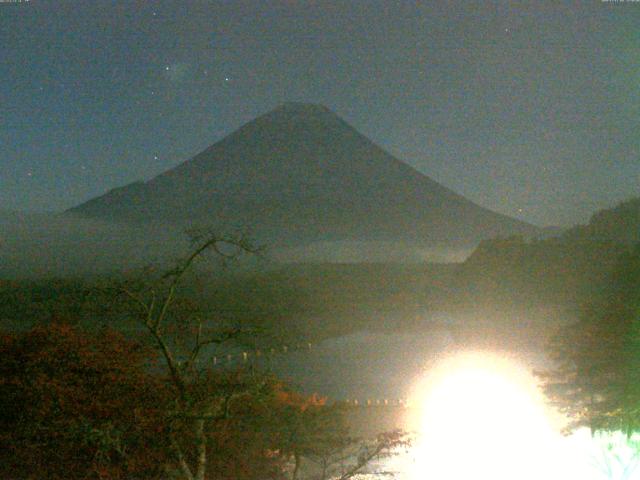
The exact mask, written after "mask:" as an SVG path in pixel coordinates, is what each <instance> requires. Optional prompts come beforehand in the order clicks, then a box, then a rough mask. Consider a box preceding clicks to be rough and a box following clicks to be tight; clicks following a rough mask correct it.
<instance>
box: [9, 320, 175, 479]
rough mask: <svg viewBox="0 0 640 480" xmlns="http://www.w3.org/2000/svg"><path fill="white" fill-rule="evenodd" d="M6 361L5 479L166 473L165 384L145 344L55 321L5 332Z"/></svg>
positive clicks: (100, 476) (121, 477) (108, 476)
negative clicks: (151, 370) (150, 367)
mask: <svg viewBox="0 0 640 480" xmlns="http://www.w3.org/2000/svg"><path fill="white" fill-rule="evenodd" d="M0 358H1V362H0V477H2V478H29V479H39V478H47V479H63V478H64V479H74V478H83V479H86V478H109V479H124V478H135V477H137V478H155V477H160V476H162V475H163V474H164V472H163V471H162V470H161V467H162V466H163V465H164V463H165V462H164V461H163V460H164V458H163V455H164V454H163V452H164V451H165V449H164V445H163V437H164V435H163V429H164V427H163V417H162V407H163V406H164V405H163V402H164V400H163V399H162V398H161V397H162V392H163V390H164V388H163V384H162V382H161V381H160V380H159V379H156V378H153V377H152V376H151V375H149V374H148V373H147V372H146V371H145V368H144V362H145V360H146V359H147V358H149V352H147V351H145V349H144V348H142V347H141V346H140V345H138V344H137V343H135V342H131V341H129V340H127V339H125V338H124V337H123V336H122V335H121V334H119V333H117V332H114V331H111V330H108V329H105V330H103V331H101V332H99V333H97V334H88V333H85V332H83V331H81V330H79V329H77V328H75V327H72V326H69V325H65V324H50V325H47V326H38V327H36V328H34V329H33V330H31V331H29V332H26V333H3V334H1V335H0Z"/></svg>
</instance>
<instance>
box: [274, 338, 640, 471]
mask: <svg viewBox="0 0 640 480" xmlns="http://www.w3.org/2000/svg"><path fill="white" fill-rule="evenodd" d="M465 355H466V356H469V352H465V351H464V349H460V348H459V347H457V346H456V345H455V344H454V343H453V342H452V339H451V336H450V335H447V333H446V332H435V333H434V332H430V333H429V334H425V335H416V334H380V333H378V334H374V333H360V334H354V335H349V336H345V337H341V338H339V339H333V340H329V341H326V342H324V343H323V344H320V345H318V346H316V347H314V350H313V352H311V353H307V354H306V355H299V356H298V357H296V356H295V355H294V356H292V357H290V358H288V359H287V360H286V361H284V362H282V363H280V364H278V365H274V367H275V369H276V370H280V372H282V373H283V374H285V375H289V376H290V378H292V379H293V380H294V382H296V383H297V384H298V385H300V386H301V387H302V388H304V389H305V390H307V391H314V392H321V393H325V394H327V393H328V394H329V396H330V397H331V398H336V399H345V398H352V399H353V398H360V399H365V398H373V399H375V398H406V397H407V396H410V397H413V402H414V405H415V404H416V403H417V404H421V405H423V407H424V408H422V409H420V408H418V409H411V410H407V412H415V411H419V412H420V414H419V415H418V416H416V414H415V413H408V414H409V415H412V416H413V418H408V419H405V420H406V422H405V425H414V426H416V427H415V428H416V429H417V430H419V433H420V436H419V437H418V438H417V440H416V442H415V443H414V446H413V447H412V448H411V449H410V450H409V451H408V452H407V453H402V454H401V455H398V456H396V457H394V458H391V459H389V460H386V461H385V463H384V464H383V465H379V469H380V470H384V471H389V472H396V477H395V478H397V479H399V480H422V479H428V480H472V479H473V480H484V479H487V480H489V479H491V480H507V479H509V480H512V479H518V480H539V479H545V480H566V479H580V480H610V479H619V480H634V479H640V468H635V467H637V465H638V457H637V449H636V450H634V449H633V448H631V447H630V446H629V443H628V442H626V441H625V438H624V436H621V435H614V436H605V437H602V436H601V437H596V438H592V437H591V435H590V433H589V432H588V431H579V432H577V433H575V434H574V435H572V436H570V437H563V436H562V435H561V434H560V433H559V431H560V430H561V424H560V423H559V417H558V416H557V414H554V412H552V411H550V410H549V408H548V407H547V406H546V404H545V402H544V399H543V397H542V395H541V394H540V392H539V391H538V389H537V385H536V380H535V378H534V377H533V375H532V374H531V372H532V371H533V370H534V369H535V368H540V366H541V365H542V364H543V359H542V355H541V354H540V352H522V351H520V352H517V353H516V354H511V355H509V354H507V353H505V352H491V353H489V354H488V356H487V354H486V352H485V354H482V355H485V357H486V358H485V361H483V360H482V357H481V356H480V357H478V356H477V352H476V353H473V354H472V355H471V360H470V361H469V362H467V364H466V365H465V364H464V362H462V364H459V365H456V364H455V362H453V363H451V361H450V359H451V358H458V359H459V358H460V356H462V357H463V358H464V357H465ZM473 355H476V357H473ZM487 359H488V360H487ZM467 360H469V358H467ZM443 365H444V367H443ZM470 366H471V367H477V368H470ZM456 368H457V370H456ZM465 369H466V370H465ZM438 382H440V384H438ZM438 385H439V387H438ZM443 385H444V386H443ZM438 388H439V389H438ZM625 469H626V470H625ZM357 478H360V479H366V478H373V477H370V476H367V475H361V476H359V477H357ZM378 478H379V477H378Z"/></svg>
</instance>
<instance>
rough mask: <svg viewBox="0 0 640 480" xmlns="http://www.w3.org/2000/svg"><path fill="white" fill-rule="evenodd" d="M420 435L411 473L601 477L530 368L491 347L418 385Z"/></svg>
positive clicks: (467, 478)
mask: <svg viewBox="0 0 640 480" xmlns="http://www.w3.org/2000/svg"><path fill="white" fill-rule="evenodd" d="M415 403H418V404H419V405H421V406H422V408H421V409H419V410H421V411H420V412H419V414H418V417H419V418H415V419H412V420H413V422H412V423H413V424H414V425H420V432H419V435H420V437H419V439H418V441H417V444H416V446H415V448H414V451H413V454H414V457H415V458H414V460H413V466H412V468H411V475H410V478H412V479H415V480H418V479H434V480H485V479H486V480H489V479H491V480H506V479H509V480H513V479H516V478H517V479H519V480H534V479H535V480H542V479H544V480H555V479H557V480H560V479H562V480H565V479H570V478H576V479H577V478H579V479H581V480H596V479H597V480H600V479H603V478H607V477H606V476H603V474H602V472H601V470H600V469H598V468H596V467H594V466H592V465H590V462H589V461H586V459H585V456H584V452H582V451H580V450H581V448H582V447H584V445H585V444H586V443H585V442H588V441H589V440H588V439H587V440H585V439H584V438H583V439H582V440H581V441H577V440H576V439H575V438H573V439H571V440H572V441H568V439H566V438H564V437H562V435H560V433H558V432H559V425H558V423H557V418H555V419H554V416H553V415H552V412H551V411H550V410H549V409H548V408H547V407H546V405H545V402H544V399H543V397H542V395H541V394H540V392H539V391H538V389H537V386H536V380H535V378H534V377H533V375H532V374H531V373H530V372H529V371H528V369H526V368H523V367H522V366H521V365H520V364H518V362H516V361H515V360H510V359H508V358H505V357H501V356H498V355H492V354H487V353H466V354H460V355H456V356H454V357H452V358H449V359H446V360H444V361H442V362H441V363H440V365H439V366H437V367H436V368H435V369H434V370H433V371H432V372H431V373H430V374H429V375H428V376H427V378H425V380H424V382H422V384H421V385H420V386H419V388H418V389H417V393H416V395H414V404H415Z"/></svg>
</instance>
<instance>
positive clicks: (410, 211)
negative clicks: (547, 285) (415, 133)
mask: <svg viewBox="0 0 640 480" xmlns="http://www.w3.org/2000/svg"><path fill="white" fill-rule="evenodd" d="M69 213H71V214H75V215H81V216H84V217H91V218H100V219H108V220H118V221H122V220H127V221H143V222H154V223H157V222H169V223H172V224H179V225H193V224H220V225H225V226H226V227H243V228H249V229H250V230H251V231H253V232H254V235H255V236H257V237H258V238H260V239H269V240H272V241H273V240H276V241H280V242H284V243H289V244H296V243H305V242H312V241H327V240H329V241H334V240H383V241H389V240H391V241H395V240H403V241H418V242H421V243H424V244H427V245H436V244H440V245H442V244H447V245H452V246H453V245H455V246H464V245H472V244H474V243H476V242H477V241H478V240H480V239H483V238H489V237H493V236H497V235H511V234H525V235H529V234H535V233H536V232H537V229H536V228H535V227H533V226H531V225H528V224H526V223H523V222H519V221H517V220H515V219H512V218H509V217H506V216H504V215H500V214H497V213H495V212H491V211H489V210H487V209H484V208H482V207H480V206H478V205H476V204H474V203H472V202H470V201H468V200H467V199H465V198H464V197H462V196H460V195H458V194H456V193H454V192H453V191H451V190H449V189H447V188H445V187H443V186H442V185H440V184H438V183H436V182H435V181H433V180H431V179H430V178H428V177H427V176H425V175H423V174H421V173H420V172H418V171H417V170H415V169H413V168H412V167H410V166H409V165H407V164H405V163H403V162H401V161H399V160H397V159H396V158H394V157H393V156H391V155H390V154H388V153H387V152H385V151H384V150H382V149H381V148H380V147H378V146H376V145H375V144H374V143H373V142H371V141H370V140H369V139H368V138H366V137H365V136H363V135H362V134H360V133H359V132H357V131H356V130H355V129H354V128H353V127H351V126H350V125H348V124H347V123H346V122H344V121H343V120H342V119H340V118H339V117H338V116H337V115H335V114H334V113H332V112H331V111H330V110H328V109H327V108H325V107H322V106H318V105H311V104H299V103H288V104H284V105H282V106H280V107H278V108H276V109H275V110H273V111H271V112H269V113H267V114H265V115H263V116H261V117H258V118H257V119H255V120H254V121H252V122H250V123H248V124H246V125H244V126H243V127H241V128H240V129H238V130H237V131H235V132H234V133H232V134H231V135H229V136H227V137H226V138H224V139H223V140H221V141H219V142H218V143H216V144H214V145H212V146H211V147H209V148H207V149H206V150H204V151H203V152H201V153H200V154H198V155H196V156H195V157H193V158H192V159H191V160H188V161H186V162H184V163H183V164H181V165H179V166H178V167H176V168H174V169H172V170H169V171H167V172H165V173H163V174H161V175H159V176H157V177H155V178H153V179H151V180H150V181H148V182H144V183H143V182H138V183H134V184H131V185H128V186H125V187H122V188H119V189H115V190H112V191H110V192H109V193H107V194H105V195H103V196H101V197H98V198H95V199H93V200H90V201H88V202H86V203H84V204H82V205H79V206H78V207H75V208H73V209H71V210H70V211H69Z"/></svg>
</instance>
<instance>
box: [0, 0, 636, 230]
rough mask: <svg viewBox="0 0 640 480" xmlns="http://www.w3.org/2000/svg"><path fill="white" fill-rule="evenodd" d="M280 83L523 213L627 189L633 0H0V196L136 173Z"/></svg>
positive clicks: (485, 199)
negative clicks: (570, 0) (417, 1)
mask: <svg viewBox="0 0 640 480" xmlns="http://www.w3.org/2000/svg"><path fill="white" fill-rule="evenodd" d="M286 100H296V101H307V102H316V103H322V104H325V105H327V106H328V107H329V108H331V109H332V110H334V111H335V112H336V113H338V114H339V115H340V116H342V117H343V118H344V119H346V120H347V121H348V122H350V123H351V124H353V125H354V126H355V127H356V128H358V129H359V130H360V131H361V132H363V133H364V134H365V135H367V136H369V137H370V138H371V139H372V140H374V141H375V142H376V143H378V144H379V145H381V146H382V147H384V148H386V149H387V150H389V151H390V152H391V153H393V154H394V155H396V156H397V157H398V158H400V159H402V160H405V161H407V162H408V163H410V164H412V165H413V166H415V167H416V168H418V169H419V170H421V171H422V172H424V173H426V174H427V175H429V176H431V177H432V178H434V179H435V180H437V181H439V182H441V183H442V184H444V185H446V186H448V187H450V188H452V189H454V190H456V191H458V192H459V193H462V194H463V195H465V196H467V197H468V198H470V199H471V200H474V201H476V202H478V203H480V204H481V205H483V206H486V207H489V208H492V209H494V210H497V211H500V212H503V213H506V214H510V215H513V216H517V217H519V218H522V219H524V220H528V221H531V222H534V223H537V224H571V223H575V222H578V221H584V220H586V219H587V218H588V215H589V213H590V212H592V211H593V210H595V209H597V208H602V207H606V206H609V205H612V204H614V203H616V202H618V201H620V200H623V199H625V198H628V197H630V196H632V195H638V194H639V193H640V128H639V127H640V2H631V1H629V0H627V1H626V2H618V3H614V2H601V1H585V2H576V3H565V2H560V1H553V2H523V3H522V4H518V3H516V2H512V1H505V2H480V3H476V2H467V1H460V2H440V1H437V2H432V3H429V4H427V2H424V3H421V5H420V6H416V5H415V4H414V2H391V1H384V2H383V1H367V2H365V1H350V2H337V1H316V2H296V1H287V2H263V1H256V0H252V1H246V2H235V1H230V2H187V1H175V2H168V1H167V2H164V1H120V2H114V1H109V2H107V1H99V0H96V1H76V2H72V1H64V0H56V1H44V0H31V1H29V2H27V1H24V0H23V1H22V2H21V3H20V2H13V3H12V1H11V0H3V1H2V3H0V209H5V210H61V209H64V208H67V207H70V206H72V205H75V204H77V203H80V202H81V201H84V200H86V199H88V198H90V197H92V196H95V195H97V194H101V193H104V192H105V191H106V190H108V189H110V188H112V187H114V186H119V185H123V184H125V183H129V182H131V181H134V180H138V179H147V178H150V177H152V176H154V175H155V174H158V173H159V172H161V171H163V170H166V169H168V168H170V167H172V166H174V165H176V164H178V163H180V162H182V161H184V160H186V159H187V158H189V157H190V156H192V155H193V154H195V153H197V152H198V151H200V150H201V149H203V148H204V147H206V146H208V145H209V144H211V143H213V142H215V141H216V140H219V139H220V138H222V137H223V136H224V135H225V134H227V133H230V132H231V131H233V130H234V129H235V128H237V127H238V126H240V125H241V124H242V123H245V122H247V121H249V120H251V119H252V118H253V117H255V116H257V115H259V114H261V113H264V112H266V111H268V110H270V109H271V108H273V107H274V106H276V105H277V104H278V103H281V102H283V101H286Z"/></svg>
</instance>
